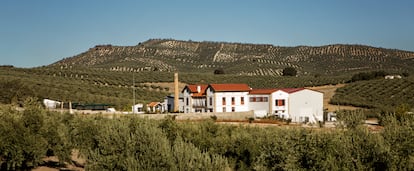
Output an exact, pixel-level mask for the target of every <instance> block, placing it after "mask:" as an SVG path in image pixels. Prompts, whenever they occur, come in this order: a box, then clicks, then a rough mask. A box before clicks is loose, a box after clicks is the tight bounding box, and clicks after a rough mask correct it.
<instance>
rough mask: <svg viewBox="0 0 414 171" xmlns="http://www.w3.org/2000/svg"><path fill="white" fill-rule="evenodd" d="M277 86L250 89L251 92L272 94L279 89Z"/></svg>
mask: <svg viewBox="0 0 414 171" xmlns="http://www.w3.org/2000/svg"><path fill="white" fill-rule="evenodd" d="M277 90H278V89H277V88H268V89H253V90H250V92H249V94H272V93H273V92H275V91H277Z"/></svg>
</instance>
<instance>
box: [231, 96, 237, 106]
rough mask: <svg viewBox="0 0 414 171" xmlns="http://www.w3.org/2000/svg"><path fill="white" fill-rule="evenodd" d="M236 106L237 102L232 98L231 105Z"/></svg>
mask: <svg viewBox="0 0 414 171" xmlns="http://www.w3.org/2000/svg"><path fill="white" fill-rule="evenodd" d="M234 104H236V100H235V99H234V97H231V105H234Z"/></svg>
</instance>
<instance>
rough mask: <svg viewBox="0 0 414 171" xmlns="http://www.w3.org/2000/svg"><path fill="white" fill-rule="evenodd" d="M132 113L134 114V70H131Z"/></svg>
mask: <svg viewBox="0 0 414 171" xmlns="http://www.w3.org/2000/svg"><path fill="white" fill-rule="evenodd" d="M132 91H133V92H132V96H133V97H132V98H133V99H132V103H133V104H132V114H135V71H132Z"/></svg>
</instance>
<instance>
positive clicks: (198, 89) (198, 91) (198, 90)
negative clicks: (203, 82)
mask: <svg viewBox="0 0 414 171" xmlns="http://www.w3.org/2000/svg"><path fill="white" fill-rule="evenodd" d="M200 92H201V86H200V85H198V86H197V93H200Z"/></svg>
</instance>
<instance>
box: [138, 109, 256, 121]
mask: <svg viewBox="0 0 414 171" xmlns="http://www.w3.org/2000/svg"><path fill="white" fill-rule="evenodd" d="M173 115H176V117H175V119H176V120H203V119H209V118H211V116H216V117H217V119H223V120H246V119H248V118H251V117H254V113H253V111H248V112H226V113H221V112H220V113H215V112H209V113H177V114H137V116H141V117H147V118H149V119H163V118H164V117H166V116H173Z"/></svg>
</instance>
